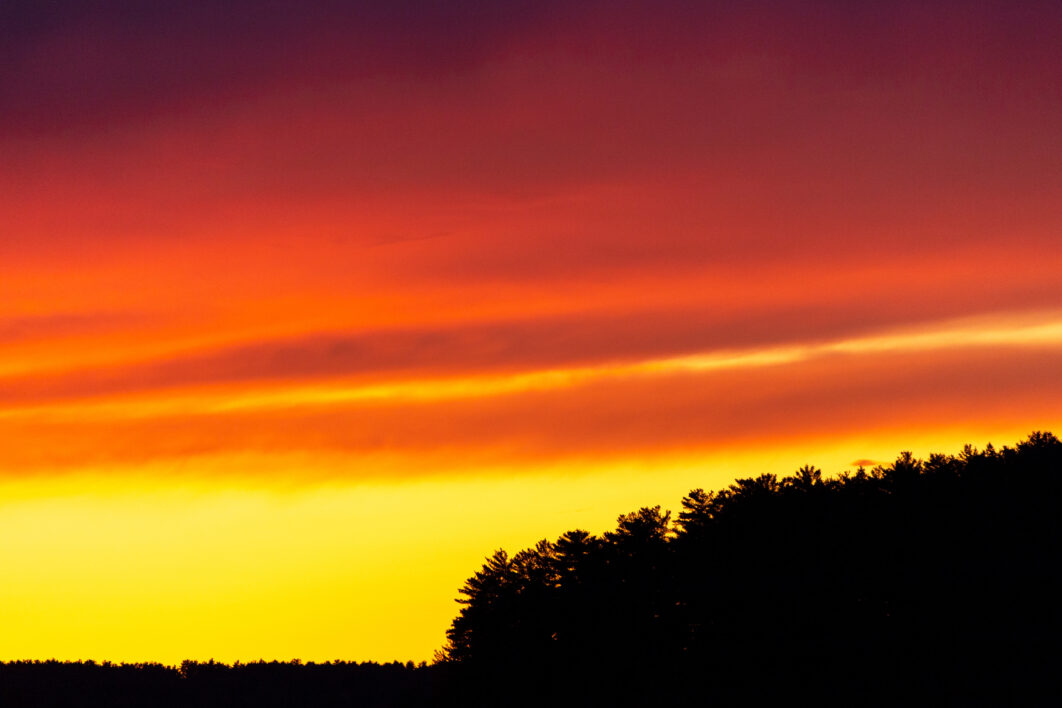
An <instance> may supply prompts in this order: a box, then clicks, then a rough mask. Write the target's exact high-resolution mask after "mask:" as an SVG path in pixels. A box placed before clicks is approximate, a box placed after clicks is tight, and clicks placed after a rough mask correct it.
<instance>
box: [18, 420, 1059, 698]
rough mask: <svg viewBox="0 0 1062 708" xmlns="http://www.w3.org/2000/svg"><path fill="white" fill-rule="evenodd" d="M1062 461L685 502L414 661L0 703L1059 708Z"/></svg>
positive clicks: (132, 680) (699, 493)
mask: <svg viewBox="0 0 1062 708" xmlns="http://www.w3.org/2000/svg"><path fill="white" fill-rule="evenodd" d="M1060 512H1062V442H1060V441H1059V440H1058V439H1057V438H1056V437H1055V436H1054V435H1052V434H1050V433H1041V432H1037V433H1033V434H1032V435H1030V436H1029V437H1028V438H1027V439H1026V440H1024V441H1022V442H1020V443H1018V444H1017V445H1016V446H1015V447H1003V448H1001V449H995V448H993V447H992V446H988V447H987V448H986V449H984V450H977V449H974V448H972V447H969V446H967V447H966V448H964V449H963V450H962V451H961V452H960V453H959V454H957V455H937V454H935V455H931V456H930V457H929V458H928V459H926V460H919V459H915V458H914V457H913V456H912V455H911V454H910V453H902V454H901V455H900V456H899V457H898V458H897V460H896V461H895V462H894V463H892V464H890V465H885V466H880V467H875V468H873V469H869V470H867V469H863V468H860V469H859V470H858V471H856V472H854V473H844V474H841V475H840V476H838V477H834V478H829V477H826V476H824V475H823V473H822V472H821V471H820V470H818V469H816V468H813V467H802V468H801V469H799V470H797V472H796V473H794V474H793V475H791V476H788V477H783V478H779V477H777V476H775V475H774V474H763V475H760V476H758V477H754V478H747V479H739V480H736V481H735V482H734V483H733V484H732V485H730V486H729V487H728V488H726V489H723V490H719V491H714V492H708V491H704V490H701V489H696V490H693V491H691V492H690V493H689V495H688V496H686V497H685V498H684V499H683V500H682V506H681V509H680V510H679V511H678V513H677V514H676V515H674V516H673V515H672V514H671V513H670V512H668V511H664V510H662V509H661V508H660V507H647V508H642V509H639V510H638V511H635V512H632V513H629V514H624V515H622V516H620V517H619V519H618V522H617V525H616V528H615V529H614V530H612V531H608V532H606V533H604V534H602V535H600V536H599V535H594V534H591V533H589V532H587V531H583V530H572V531H569V532H567V533H565V534H563V535H562V536H560V537H559V538H558V539H557V540H556V541H547V540H543V541H540V542H539V543H538V544H536V545H535V546H534V547H533V548H529V549H525V550H522V551H520V552H518V553H515V554H513V555H509V554H508V553H506V552H505V551H502V550H499V551H497V552H495V553H494V554H493V555H492V556H491V557H490V558H488V559H487V560H486V563H485V564H484V565H483V567H482V568H481V569H480V570H479V571H478V572H476V573H475V574H474V575H472V576H471V577H470V578H469V579H468V581H467V582H466V583H465V585H464V587H462V588H461V589H460V597H459V599H458V602H460V603H461V608H460V611H459V613H458V615H457V617H456V618H455V619H454V621H453V624H452V626H451V628H450V630H449V631H448V632H447V642H446V645H445V646H444V647H443V648H442V650H441V651H440V652H439V653H438V656H437V661H436V662H435V663H434V665H431V666H423V665H422V666H419V667H417V666H413V664H411V663H410V664H398V663H395V664H384V665H379V664H373V663H369V664H353V663H343V662H338V663H329V664H312V663H308V664H301V663H298V662H291V663H278V662H256V663H251V664H237V665H235V666H226V665H224V664H217V663H214V662H207V663H196V662H185V663H184V664H183V665H182V666H181V667H165V666H161V665H157V664H137V665H115V664H95V663H91V662H89V663H82V662H75V663H61V662H12V663H8V664H0V705H3V706H23V705H26V706H28V705H32V706H65V705H89V706H91V705H108V706H140V705H152V706H340V705H342V706H431V705H445V706H532V705H534V706H538V705H541V706H568V705H571V706H576V705H577V706H599V705H601V706H604V705H624V706H625V705H651V704H668V703H670V704H674V705H724V706H725V705H758V704H770V703H790V704H804V703H811V702H814V703H819V704H844V705H897V704H918V705H928V704H933V705H1001V704H1002V705H1014V704H1022V705H1056V704H1058V702H1059V699H1060V697H1062V691H1060V688H1059V681H1060V680H1062V679H1060V674H1062V672H1060V671H1059V668H1058V667H1059V659H1060V658H1062V651H1060V647H1062V642H1060V639H1059V629H1060V628H1062V622H1060V616H1059V597H1060V596H1062V566H1060V561H1062V554H1060V550H1062V521H1060Z"/></svg>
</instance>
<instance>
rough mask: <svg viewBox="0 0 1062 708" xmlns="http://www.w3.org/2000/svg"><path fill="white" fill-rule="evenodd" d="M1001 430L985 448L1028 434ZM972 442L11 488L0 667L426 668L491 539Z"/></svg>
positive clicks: (523, 541)
mask: <svg viewBox="0 0 1062 708" xmlns="http://www.w3.org/2000/svg"><path fill="white" fill-rule="evenodd" d="M1009 432H1010V433H1011V436H1010V438H1009V439H1007V440H1001V439H998V438H997V439H996V440H995V442H997V444H998V443H1000V442H1008V441H1009V442H1013V441H1014V440H1016V439H1018V438H1019V437H1021V436H1022V435H1023V434H1024V433H1019V432H1017V431H1009ZM965 442H971V440H970V439H969V431H966V430H962V431H950V432H949V431H947V430H946V429H943V430H942V429H937V430H932V431H930V430H926V431H924V432H923V433H922V434H921V435H919V436H916V439H912V438H911V436H910V435H909V434H908V433H906V432H905V431H900V430H897V431H877V432H876V433H874V434H870V435H866V436H863V437H853V438H850V439H844V440H833V441H830V442H826V441H802V442H799V443H797V442H792V443H788V444H777V445H774V446H763V447H759V448H754V449H748V448H746V449H743V450H742V449H728V450H717V451H715V452H705V451H700V452H688V453H675V454H671V455H656V456H647V457H644V458H642V459H640V460H639V459H628V460H625V461H619V462H612V463H608V464H600V463H599V464H596V465H595V464H594V463H592V462H588V461H585V460H574V461H567V462H557V463H554V464H552V465H550V464H545V465H541V464H540V465H538V466H537V467H536V469H535V470H534V471H532V470H530V469H527V468H507V469H482V470H479V471H478V472H474V473H472V474H468V473H467V471H466V474H465V476H462V477H454V476H453V475H450V474H448V475H445V476H442V477H439V478H436V479H430V478H428V479H425V478H414V479H410V480H407V481H404V482H394V481H375V482H372V481H370V482H354V481H344V480H341V479H335V478H333V479H332V480H330V481H326V482H319V483H316V484H306V485H301V486H297V487H294V488H293V487H291V486H286V485H284V484H283V483H279V484H273V485H271V484H270V483H268V482H265V481H263V482H260V483H259V484H258V485H257V486H248V482H247V479H248V478H247V477H241V481H239V482H235V481H231V480H230V481H229V482H228V483H226V481H225V478H221V479H220V480H211V479H209V478H208V477H207V476H205V475H204V474H202V473H206V472H208V471H209V470H210V469H211V466H210V464H209V460H201V461H199V462H197V463H196V465H195V466H196V468H197V469H198V470H200V471H201V472H202V473H201V474H199V475H196V476H195V477H192V478H186V479H181V478H177V479H174V478H172V477H171V478H169V479H168V481H167V480H166V478H165V477H162V476H159V475H157V474H147V475H144V474H141V475H138V474H136V473H133V472H127V473H126V474H123V475H117V476H116V475H114V474H113V473H112V474H111V475H110V476H102V477H101V476H96V477H93V476H91V475H71V476H67V477H58V478H57V477H51V476H49V477H43V478H24V479H13V480H7V481H5V482H4V483H3V485H2V486H0V498H2V499H3V500H4V501H0V539H5V540H4V542H2V543H0V567H3V568H4V569H5V573H6V574H7V575H8V577H14V578H17V579H18V582H15V583H5V584H3V585H2V586H0V621H2V622H3V623H4V627H5V631H4V632H3V633H2V634H0V660H12V659H19V658H27V657H50V656H54V657H57V658H60V659H78V658H94V659H108V660H112V661H123V660H124V661H142V660H153V661H163V662H167V663H177V662H179V661H181V660H183V659H186V658H192V659H207V658H214V659H218V660H224V661H228V662H231V661H234V660H242V661H247V660H254V659H258V658H265V659H274V658H275V659H291V658H301V659H303V660H316V661H326V660H331V659H344V660H351V659H356V660H370V659H371V660H376V661H386V660H391V659H397V660H403V661H405V660H413V661H421V660H430V658H431V655H432V653H433V651H434V650H435V649H437V648H439V647H440V646H441V645H442V643H443V641H444V632H445V629H446V627H447V626H448V624H449V622H450V620H451V619H452V618H453V616H454V615H455V613H456V611H457V607H458V606H457V605H456V604H455V603H454V602H453V599H454V598H455V597H457V588H458V587H459V586H460V585H461V584H462V583H463V581H464V580H465V578H467V577H468V576H469V575H471V574H472V573H473V572H474V571H475V570H477V569H478V567H479V565H480V564H481V563H482V560H483V558H484V557H485V556H486V555H488V554H490V553H491V552H492V551H493V550H494V549H495V548H498V547H504V548H506V549H507V550H509V551H511V552H512V551H516V550H519V549H520V548H524V547H527V546H530V545H532V544H533V543H534V542H535V541H537V540H538V539H540V538H555V537H556V536H557V535H559V534H560V533H562V532H564V531H566V530H569V529H572V528H586V529H588V530H591V531H593V532H598V533H599V532H601V531H604V530H606V529H608V528H611V527H612V526H613V524H614V520H615V517H616V516H617V515H618V514H620V513H624V512H626V511H630V510H633V509H635V508H637V507H640V506H645V505H653V504H661V505H662V506H664V507H665V508H670V509H672V510H677V509H678V508H679V501H680V499H681V497H682V496H683V495H684V494H686V493H687V492H688V491H689V490H690V489H692V488H694V487H705V488H709V489H711V488H720V487H723V486H726V485H727V484H729V483H730V482H731V481H732V480H733V479H734V478H736V477H741V476H750V475H756V474H760V473H762V472H764V471H770V472H774V473H776V474H779V475H784V474H787V473H788V472H791V471H792V470H795V469H796V468H797V467H799V466H800V465H803V464H808V463H811V464H816V465H818V466H820V467H822V468H824V469H825V470H826V471H827V472H829V473H834V472H837V471H839V470H841V469H850V468H851V467H850V466H851V464H852V462H853V461H854V459H855V458H857V457H860V458H870V459H875V460H879V461H881V462H888V461H890V460H891V459H893V458H894V456H895V455H896V453H897V452H898V451H899V449H900V446H903V447H905V448H908V449H909V448H912V443H914V445H913V448H914V452H915V453H916V454H919V455H923V456H924V455H926V454H928V453H929V452H931V451H946V452H955V451H957V449H958V447H959V445H961V444H962V443H965ZM972 442H975V443H979V444H982V445H983V444H984V443H985V442H987V440H984V439H976V438H975V439H973V440H972ZM942 446H944V447H942ZM259 462H264V458H263V459H258V460H256V459H255V458H253V457H247V458H245V459H244V460H243V461H242V464H243V465H244V466H246V467H247V468H253V467H254V466H255V465H256V464H258V463H259ZM233 463H234V461H233V460H232V459H228V460H224V461H220V462H218V463H216V464H218V465H222V464H224V465H231V464H233ZM272 464H274V465H276V464H280V463H278V462H277V460H275V459H274V460H272ZM288 464H298V462H297V461H296V460H294V459H292V460H289V461H288ZM332 464H337V465H338V464H342V461H341V460H333V463H332ZM140 472H141V473H143V470H140Z"/></svg>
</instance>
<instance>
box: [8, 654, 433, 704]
mask: <svg viewBox="0 0 1062 708" xmlns="http://www.w3.org/2000/svg"><path fill="white" fill-rule="evenodd" d="M444 670H445V669H441V668H436V667H432V666H424V665H421V666H414V665H413V664H412V663H407V664H401V663H397V662H395V663H390V664H377V663H374V662H367V663H361V664H359V663H354V662H343V661H336V662H328V663H322V664H318V663H312V662H308V663H302V662H299V661H293V662H278V661H269V662H267V661H257V662H249V663H245V664H244V663H237V664H235V665H231V666H230V665H227V664H223V663H218V662H214V661H208V662H195V661H185V662H184V663H182V664H181V666H180V667H173V666H165V665H163V664H153V663H146V664H114V663H109V662H103V663H96V662H91V661H89V662H81V661H75V662H60V661H54V660H53V661H15V662H9V663H6V664H0V706H4V707H7V706H34V707H40V708H51V707H53V706H54V707H55V708H60V707H66V706H71V707H73V706H108V707H110V706H114V707H115V708H117V707H119V706H122V707H124V706H129V707H130V708H132V707H133V706H137V707H140V706H143V707H145V708H154V707H156V706H157V707H158V708H171V707H172V708H178V707H179V708H193V707H195V708H198V707H200V706H203V707H206V706H210V707H214V706H219V707H220V706H233V707H237V706H239V707H243V706H247V707H250V706H291V707H296V706H308V707H314V708H316V707H318V706H320V707H322V708H324V707H326V706H327V707H328V708H332V707H333V706H343V707H344V708H350V707H351V706H364V707H366V708H385V707H388V708H389V707H395V708H398V707H402V708H405V707H407V706H408V707H410V708H412V707H413V706H431V705H438V704H441V703H444V702H445V700H446V699H445V696H443V695H442V694H441V690H440V688H439V680H438V675H439V674H440V672H441V671H444Z"/></svg>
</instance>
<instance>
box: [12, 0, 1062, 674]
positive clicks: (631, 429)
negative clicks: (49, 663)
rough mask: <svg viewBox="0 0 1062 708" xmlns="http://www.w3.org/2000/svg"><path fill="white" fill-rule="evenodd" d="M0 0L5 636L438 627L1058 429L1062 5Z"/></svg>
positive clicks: (72, 644)
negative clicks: (646, 547)
mask: <svg viewBox="0 0 1062 708" xmlns="http://www.w3.org/2000/svg"><path fill="white" fill-rule="evenodd" d="M309 4H310V3H303V2H281V1H263V0H255V1H254V2H252V1H251V0H246V1H244V0H235V1H230V2H224V3H215V2H197V1H186V2H181V3H171V4H167V5H168V6H166V7H163V6H162V3H141V2H131V1H130V2H93V1H91V0H89V1H86V0H60V1H56V2H49V3H43V2H19V1H15V2H5V3H3V4H0V450H2V452H0V568H2V569H3V570H2V571H0V572H2V582H0V626H3V627H4V631H3V632H2V633H0V660H9V659H20V658H48V657H53V656H54V657H58V658H61V659H76V658H85V659H88V658H92V659H97V660H102V659H110V660H159V661H165V662H171V663H172V662H179V661H180V660H182V659H185V658H196V659H205V658H208V657H214V658H217V659H221V660H225V661H233V660H236V659H240V660H250V659H257V658H266V659H273V658H277V659H290V658H294V657H299V658H302V659H304V660H327V659H337V658H338V659H350V660H368V659H374V660H380V661H387V660H392V659H401V660H406V659H413V660H422V659H429V658H430V657H431V654H432V651H433V650H434V649H436V648H438V647H439V646H441V644H442V642H443V639H444V637H443V633H444V630H445V628H446V627H447V626H448V624H449V621H450V620H451V618H452V617H453V616H454V614H455V613H456V610H457V605H456V604H454V602H453V599H454V598H455V597H456V595H457V593H456V591H457V588H458V587H459V586H460V585H461V584H462V582H463V581H464V579H465V578H466V577H468V576H469V575H471V573H472V572H474V571H475V570H476V569H477V568H478V567H479V565H480V563H481V562H482V559H483V557H484V556H486V555H488V554H490V553H491V552H492V551H493V549H495V548H497V547H506V548H508V549H509V550H517V549H519V548H521V547H525V546H528V545H530V544H533V543H534V542H535V541H536V540H538V539H540V538H543V537H555V536H556V535H558V534H560V533H561V532H563V531H565V530H568V529H571V528H575V527H583V528H587V529H589V530H591V531H595V532H600V531H602V530H604V529H605V528H608V527H609V526H610V525H611V523H612V521H613V520H614V519H615V517H616V515H618V514H619V513H622V512H626V511H629V510H631V509H634V508H636V507H639V506H643V505H651V504H662V505H663V506H665V507H666V508H672V509H675V508H677V507H678V504H679V500H680V499H681V497H682V496H683V495H684V494H685V493H686V492H688V491H689V490H690V489H691V488H694V487H707V488H718V487H720V486H724V485H726V484H727V483H728V482H729V481H730V480H732V479H733V478H734V477H735V476H737V475H746V474H758V473H759V472H762V471H771V472H776V473H779V474H786V473H788V472H791V471H792V470H795V469H796V468H797V467H799V466H800V465H803V464H806V463H812V464H817V465H819V466H821V467H823V468H824V469H826V471H827V472H839V471H842V470H844V469H850V468H851V466H852V465H856V464H867V465H873V464H877V463H878V462H886V461H889V460H891V459H892V458H893V457H894V456H895V454H896V453H897V452H898V451H899V450H901V449H912V450H914V451H915V452H916V453H918V454H923V455H924V454H926V453H928V452H930V451H932V450H936V451H945V452H954V451H956V450H957V448H958V447H959V446H960V445H961V444H963V443H967V442H970V443H974V444H977V445H982V446H983V445H984V444H986V443H987V442H989V441H992V442H995V443H996V444H1002V443H1013V442H1015V441H1016V440H1018V439H1019V438H1021V437H1024V436H1025V435H1026V434H1027V433H1029V432H1031V431H1032V430H1036V429H1048V430H1050V429H1054V430H1055V431H1062V78H1060V76H1062V75H1060V73H1059V71H1058V67H1060V66H1062V41H1060V38H1062V6H1060V5H1059V4H1058V3H1057V2H1043V3H1038V2H1023V3H1020V4H1019V3H1011V2H998V3H997V2H924V1H923V2H894V3H878V2H875V3H870V2H865V3H864V2H852V1H847V2H795V1H794V2H755V1H753V2H742V3H723V2H720V3H708V2H678V1H677V0H676V1H673V2H672V1H666V2H665V1H661V0H657V1H655V2H651V3H649V2H645V3H639V2H607V3H606V2H570V1H569V2H557V3H553V2H546V1H540V2H505V1H502V0H498V1H493V2H487V1H485V0H484V1H473V0H464V1H463V0H456V1H455V0H451V1H449V2H445V3H443V2H440V3H423V2H409V1H403V0H391V1H389V2H386V3H355V2H316V3H312V5H313V7H312V8H309V7H307V5H309Z"/></svg>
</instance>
